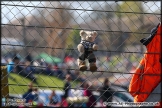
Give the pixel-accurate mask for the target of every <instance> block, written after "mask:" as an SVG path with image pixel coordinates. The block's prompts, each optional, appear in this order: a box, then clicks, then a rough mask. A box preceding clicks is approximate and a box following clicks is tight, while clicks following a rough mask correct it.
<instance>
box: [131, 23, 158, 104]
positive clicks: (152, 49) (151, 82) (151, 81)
mask: <svg viewBox="0 0 162 108" xmlns="http://www.w3.org/2000/svg"><path fill="white" fill-rule="evenodd" d="M140 42H141V43H143V45H145V46H146V48H147V51H146V54H144V57H143V59H142V60H141V61H140V64H139V66H138V67H137V68H136V71H135V74H134V75H133V76H132V79H131V81H130V85H129V92H130V93H131V95H132V96H133V97H134V102H143V101H145V100H146V99H147V97H148V96H149V94H150V93H151V92H152V91H153V90H154V88H155V87H156V86H157V85H158V84H159V82H160V81H161V75H160V74H161V63H160V62H161V57H160V55H161V24H158V26H157V27H156V28H154V29H153V31H152V33H151V35H150V36H149V37H148V38H144V39H141V40H140ZM150 53H151V54H150ZM148 74H159V75H148Z"/></svg>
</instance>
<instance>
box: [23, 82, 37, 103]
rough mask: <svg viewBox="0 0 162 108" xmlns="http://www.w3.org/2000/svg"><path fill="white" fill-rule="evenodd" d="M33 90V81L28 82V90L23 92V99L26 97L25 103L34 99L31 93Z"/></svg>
mask: <svg viewBox="0 0 162 108" xmlns="http://www.w3.org/2000/svg"><path fill="white" fill-rule="evenodd" d="M32 91H33V83H32V82H31V83H29V84H28V91H27V92H26V93H24V94H23V96H22V97H23V99H26V103H28V102H32V101H33V100H34V95H33V94H32Z"/></svg>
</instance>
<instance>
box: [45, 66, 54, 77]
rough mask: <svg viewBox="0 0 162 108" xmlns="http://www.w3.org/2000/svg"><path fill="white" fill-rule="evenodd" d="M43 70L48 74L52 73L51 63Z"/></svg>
mask: <svg viewBox="0 0 162 108" xmlns="http://www.w3.org/2000/svg"><path fill="white" fill-rule="evenodd" d="M45 72H46V74H47V75H49V76H51V75H54V71H53V70H52V65H51V64H48V65H47V67H46V70H45Z"/></svg>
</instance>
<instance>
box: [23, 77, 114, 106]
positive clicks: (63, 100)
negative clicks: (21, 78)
mask: <svg viewBox="0 0 162 108" xmlns="http://www.w3.org/2000/svg"><path fill="white" fill-rule="evenodd" d="M70 82H71V75H70V74H67V75H66V77H65V83H64V87H63V91H64V92H63V95H61V97H60V96H59V95H58V94H57V93H56V92H55V90H51V91H52V92H51V94H49V95H48V100H49V102H48V104H47V105H45V106H48V107H85V108H89V107H92V108H93V107H95V106H96V103H97V101H100V102H111V101H112V96H113V95H112V94H113V93H112V90H111V89H110V87H109V80H108V78H105V81H104V84H103V86H102V87H101V89H100V92H101V94H102V95H101V96H102V97H101V98H100V99H97V98H96V97H95V96H94V94H93V93H92V91H93V90H94V89H93V87H92V86H91V85H90V84H89V83H88V82H87V81H84V82H83V83H80V85H79V86H80V88H79V90H80V92H81V94H82V95H81V96H83V97H88V101H87V102H84V101H83V102H79V103H68V101H67V98H68V97H75V96H74V94H73V93H72V91H71V90H72V88H71V84H70ZM76 97H77V96H76ZM22 98H23V99H26V103H32V104H33V105H34V103H36V104H35V106H38V107H41V106H43V105H44V103H42V102H40V101H39V91H38V88H36V87H33V83H32V82H31V83H29V84H28V90H27V91H26V92H25V93H24V94H23V96H22ZM77 98H79V97H77ZM104 107H107V108H110V106H103V108H104Z"/></svg>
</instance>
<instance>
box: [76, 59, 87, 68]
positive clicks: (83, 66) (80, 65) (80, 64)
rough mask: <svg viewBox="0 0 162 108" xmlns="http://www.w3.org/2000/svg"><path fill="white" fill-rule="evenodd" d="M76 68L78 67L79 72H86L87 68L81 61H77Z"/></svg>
mask: <svg viewBox="0 0 162 108" xmlns="http://www.w3.org/2000/svg"><path fill="white" fill-rule="evenodd" d="M78 66H79V70H80V71H85V70H87V66H86V63H85V61H82V60H80V59H78Z"/></svg>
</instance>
